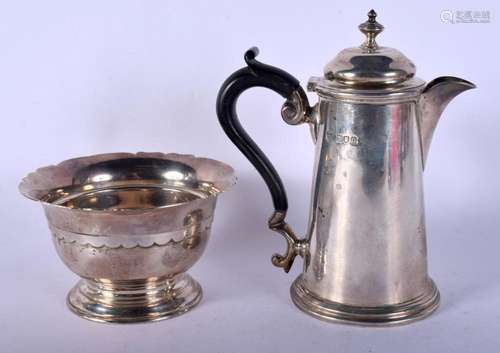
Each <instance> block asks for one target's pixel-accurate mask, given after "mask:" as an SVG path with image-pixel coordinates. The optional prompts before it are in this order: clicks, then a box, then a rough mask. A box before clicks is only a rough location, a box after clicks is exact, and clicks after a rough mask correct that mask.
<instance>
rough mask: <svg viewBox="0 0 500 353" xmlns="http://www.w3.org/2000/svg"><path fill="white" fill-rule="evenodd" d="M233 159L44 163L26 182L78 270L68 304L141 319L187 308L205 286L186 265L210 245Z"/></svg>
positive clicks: (116, 157)
mask: <svg viewBox="0 0 500 353" xmlns="http://www.w3.org/2000/svg"><path fill="white" fill-rule="evenodd" d="M234 182H235V177H234V173H233V170H232V168H231V167H229V166H227V165H226V164H223V163H221V162H218V161H215V160H211V159H206V158H197V157H194V156H190V155H179V154H162V153H138V154H129V153H115V154H104V155H95V156H89V157H82V158H76V159H71V160H68V161H64V162H62V163H61V164H59V165H57V166H49V167H45V168H41V169H39V170H37V171H36V172H34V173H31V174H30V175H28V176H27V177H26V178H25V179H24V180H23V181H22V182H21V184H20V190H21V192H22V193H23V194H24V195H25V196H27V197H29V198H31V199H34V200H38V201H41V202H42V205H43V208H44V210H45V214H46V216H47V219H48V223H49V228H50V230H51V233H52V235H53V241H54V245H55V247H56V250H57V253H58V254H59V257H60V258H61V259H62V261H63V262H64V263H65V264H66V266H68V268H70V269H71V270H72V271H73V272H74V273H76V274H78V275H79V276H80V277H82V281H80V283H79V284H77V286H75V288H73V290H72V291H71V292H70V294H69V296H68V304H69V306H70V308H71V309H72V310H73V311H74V312H76V313H77V314H79V315H80V316H83V317H86V318H88V319H92V320H96V321H108V322H137V321H150V320H159V319H163V318H168V317H171V316H175V315H178V314H180V313H182V312H185V311H187V310H189V309H190V308H191V307H193V306H194V305H196V304H197V303H198V302H199V300H200V298H201V287H200V286H199V285H198V284H197V282H196V281H194V280H193V279H192V278H191V277H189V276H188V275H187V274H186V271H187V270H188V269H189V268H190V267H191V266H192V265H193V264H194V263H195V262H196V261H197V260H198V259H199V258H200V256H201V255H202V254H203V251H204V249H205V247H206V244H207V241H208V238H209V235H210V228H211V225H212V221H213V216H214V210H215V206H216V201H217V195H218V194H219V193H221V192H222V191H224V190H225V189H226V188H227V187H229V186H231V185H232V184H234Z"/></svg>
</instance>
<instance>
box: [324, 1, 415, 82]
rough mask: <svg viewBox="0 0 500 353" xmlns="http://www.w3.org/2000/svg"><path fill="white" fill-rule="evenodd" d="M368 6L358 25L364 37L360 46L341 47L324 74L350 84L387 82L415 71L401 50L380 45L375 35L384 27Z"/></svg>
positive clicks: (406, 78)
mask: <svg viewBox="0 0 500 353" xmlns="http://www.w3.org/2000/svg"><path fill="white" fill-rule="evenodd" d="M376 17H377V13H376V12H375V11H374V10H371V11H370V12H369V13H368V20H367V21H366V22H364V23H362V24H360V25H359V30H360V31H361V32H362V33H363V34H365V35H366V39H365V41H364V43H363V44H361V46H359V47H354V48H347V49H344V50H342V51H341V52H340V53H339V54H338V55H337V56H336V57H335V58H334V59H333V60H332V61H331V62H329V63H328V64H327V65H326V67H325V69H324V73H325V78H326V79H327V80H334V81H336V82H339V83H341V84H345V85H349V86H365V87H366V86H388V85H393V84H398V83H401V82H403V81H406V80H408V79H410V78H412V77H413V76H414V75H415V71H416V69H415V65H414V64H413V63H412V62H411V61H410V59H408V58H407V57H406V56H405V55H404V54H403V53H401V52H400V51H398V50H396V49H394V48H389V47H381V46H379V45H378V44H377V42H376V41H375V37H376V36H377V35H378V34H379V33H380V32H382V31H383V30H384V26H382V25H381V24H380V23H378V22H377V21H376Z"/></svg>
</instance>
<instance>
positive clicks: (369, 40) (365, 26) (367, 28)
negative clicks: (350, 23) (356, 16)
mask: <svg viewBox="0 0 500 353" xmlns="http://www.w3.org/2000/svg"><path fill="white" fill-rule="evenodd" d="M376 18H377V13H376V12H375V10H373V9H371V10H370V12H368V20H367V21H366V22H364V23H362V24H360V25H359V27H358V28H359V30H360V31H361V32H362V33H363V34H364V35H366V39H365V42H364V43H363V44H362V47H363V48H366V49H377V48H378V45H377V42H376V41H375V37H376V36H377V35H378V34H379V33H380V32H382V31H383V30H384V26H382V25H381V24H380V23H378V22H377V20H376Z"/></svg>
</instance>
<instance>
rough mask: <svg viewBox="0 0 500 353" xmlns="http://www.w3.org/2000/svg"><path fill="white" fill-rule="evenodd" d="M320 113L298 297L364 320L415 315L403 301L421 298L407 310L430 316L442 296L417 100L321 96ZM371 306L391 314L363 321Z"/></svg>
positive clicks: (307, 305) (331, 313) (330, 314)
mask: <svg viewBox="0 0 500 353" xmlns="http://www.w3.org/2000/svg"><path fill="white" fill-rule="evenodd" d="M381 101H382V103H383V99H381ZM319 114H320V121H321V124H320V128H319V130H318V140H317V150H316V162H315V172H314V181H313V195H312V201H311V202H312V204H311V213H310V226H309V234H308V243H309V248H308V252H307V259H306V261H305V266H304V272H303V274H302V275H301V276H300V277H299V279H298V280H297V281H296V282H295V283H294V285H293V287H292V296H293V298H294V301H295V303H296V304H298V305H299V307H301V309H303V310H306V311H308V312H310V313H311V314H315V315H318V316H323V317H324V318H331V319H343V320H348V321H349V320H353V321H358V322H364V323H385V324H387V323H390V322H392V321H394V320H392V319H391V317H392V316H394V312H393V311H394V310H396V311H397V312H398V314H397V316H398V320H396V321H401V319H406V318H402V317H400V315H401V313H400V312H399V311H400V310H401V307H400V306H401V305H404V303H412V305H413V306H414V304H415V303H413V302H414V301H415V300H419V298H420V299H422V300H424V301H425V305H423V306H420V307H416V308H415V309H416V312H412V313H408V316H411V317H418V316H421V315H422V314H424V313H427V312H428V311H429V309H433V308H435V307H436V306H437V303H438V293H437V290H436V289H435V286H434V285H433V283H432V281H431V280H430V279H429V277H428V275H427V251H426V235H425V215H424V201H423V188H422V149H421V139H420V134H419V125H418V120H417V119H418V117H417V105H416V102H415V100H414V99H411V97H410V98H409V99H402V100H393V101H392V102H389V103H387V104H374V103H373V102H372V103H365V102H364V101H363V99H357V100H349V99H347V100H343V99H336V98H326V97H321V98H320V101H319ZM422 296H423V298H422ZM429 299H432V300H431V302H430V303H429V302H428V300H429ZM429 305H430V307H431V308H429ZM417 306H418V305H417ZM391 307H392V309H391ZM366 308H371V312H372V314H373V313H374V312H377V310H378V309H381V310H382V312H380V313H376V314H375V315H371V316H370V315H367V316H366V317H364V318H363V317H360V316H359V315H360V314H362V312H363V311H364V310H365V309H366ZM374 310H375V311H374ZM404 310H405V311H407V310H408V308H404ZM336 312H337V313H336ZM349 312H351V313H353V315H352V316H349ZM419 313H420V315H418V314H419Z"/></svg>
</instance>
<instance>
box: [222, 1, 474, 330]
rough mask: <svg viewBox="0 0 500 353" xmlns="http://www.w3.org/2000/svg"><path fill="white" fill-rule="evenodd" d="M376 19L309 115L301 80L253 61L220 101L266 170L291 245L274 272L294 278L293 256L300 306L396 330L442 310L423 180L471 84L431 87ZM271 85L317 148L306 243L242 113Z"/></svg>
mask: <svg viewBox="0 0 500 353" xmlns="http://www.w3.org/2000/svg"><path fill="white" fill-rule="evenodd" d="M376 16H377V14H376V13H375V11H373V10H371V11H370V12H369V13H368V20H367V21H366V22H364V23H362V24H361V25H359V29H360V31H361V32H362V33H363V34H364V35H365V36H366V38H365V41H364V43H363V44H361V45H360V46H358V47H353V48H348V49H344V50H343V51H341V52H340V53H339V54H338V55H337V56H336V57H335V58H334V59H333V60H332V61H331V62H329V63H328V64H327V65H326V67H325V69H324V76H323V77H313V78H311V79H310V81H309V83H308V89H309V90H310V91H312V92H316V93H317V94H318V96H319V99H318V103H316V104H315V105H314V106H312V107H311V106H310V105H309V103H308V100H307V97H306V94H305V92H304V90H303V89H302V88H301V86H300V85H299V82H298V81H297V80H296V79H295V78H294V77H293V76H291V75H289V74H288V73H286V72H284V71H283V70H280V69H278V68H275V67H272V66H269V65H265V64H263V63H261V62H259V61H257V60H256V59H255V57H256V56H257V54H258V50H257V49H256V48H252V49H250V50H249V51H247V52H246V54H245V61H246V63H247V67H245V68H242V69H240V70H238V71H236V72H235V73H233V74H232V75H231V76H230V77H229V78H228V79H227V80H226V81H225V83H224V84H223V86H222V88H221V89H220V92H219V95H218V98H217V115H218V117H219V121H220V123H221V125H222V127H223V129H224V131H225V132H226V134H227V135H228V136H229V138H230V139H231V140H232V142H233V143H234V144H235V145H236V146H237V147H238V148H239V149H240V150H241V152H242V153H243V154H244V155H245V156H246V157H247V158H248V159H249V160H250V162H251V163H252V164H253V165H254V166H255V167H256V168H257V169H258V171H259V173H260V174H261V176H262V177H263V178H264V180H265V182H266V183H267V186H268V187H269V190H270V192H271V194H272V199H273V203H274V208H275V212H274V213H273V215H272V216H271V218H270V219H269V228H271V229H272V230H274V231H276V232H278V233H280V234H282V235H283V236H284V237H285V239H286V241H287V250H286V253H285V254H283V255H279V254H275V255H274V256H273V258H272V262H273V264H274V265H275V266H278V267H282V268H283V269H284V270H285V271H286V272H288V271H289V270H290V267H291V266H292V263H293V261H294V259H295V257H296V256H297V255H300V256H301V257H303V258H304V269H303V273H302V274H301V275H300V276H299V277H298V278H297V279H296V280H295V282H294V283H293V285H292V287H291V296H292V300H293V301H294V303H295V304H296V305H297V306H298V307H299V308H300V309H301V310H303V311H304V312H306V313H308V314H311V315H313V316H316V317H318V318H321V319H326V320H332V321H338V320H340V321H344V322H350V323H359V324H365V325H394V324H401V323H406V322H410V321H413V320H416V319H420V318H423V317H425V316H427V315H429V314H430V313H432V312H433V311H434V310H435V309H436V308H437V306H438V304H439V291H438V289H437V288H436V285H435V284H434V282H433V281H432V280H431V278H430V277H429V276H428V273H427V250H426V236H425V215H424V199H423V187H422V174H423V170H424V168H425V162H426V159H427V155H428V151H429V145H430V143H431V140H432V134H433V132H434V129H435V127H436V125H437V122H438V120H439V117H440V116H441V113H442V112H443V110H444V108H445V107H446V105H447V104H448V102H450V100H451V99H452V98H453V97H455V96H456V95H457V94H459V93H460V92H463V91H465V90H468V89H471V88H474V87H475V86H474V84H472V83H470V82H468V81H465V80H463V79H460V78H456V77H449V76H445V77H439V78H436V79H434V80H433V81H431V82H430V83H428V84H425V82H424V81H423V80H421V79H419V78H417V77H415V65H414V64H413V63H412V62H411V61H410V60H409V59H408V58H407V57H406V56H405V55H403V54H402V53H401V52H400V51H398V50H396V49H393V48H389V47H383V46H379V45H378V44H377V42H376V41H375V37H376V36H377V35H378V34H379V33H380V32H382V30H383V29H384V27H383V26H382V25H381V24H380V23H378V22H377V21H376ZM251 87H267V88H270V89H272V90H274V91H276V92H277V93H279V94H281V95H282V96H283V97H284V98H286V102H285V103H284V105H283V108H282V110H281V116H282V118H283V119H284V120H285V122H287V123H288V124H291V125H297V124H301V123H307V124H309V126H310V128H311V131H312V136H313V140H314V142H315V145H316V158H315V167H314V168H315V173H314V178H313V187H312V198H311V208H310V220H309V226H308V230H307V234H306V236H305V237H304V238H299V237H298V236H297V235H296V234H295V233H294V231H293V230H292V228H291V227H290V226H289V225H288V224H287V223H286V221H285V215H286V212H287V208H288V205H287V197H286V193H285V189H284V187H283V184H282V182H281V179H280V177H279V176H278V174H277V172H276V170H275V169H274V167H273V166H272V164H271V163H270V162H269V160H268V159H267V158H266V156H265V155H264V154H263V152H262V151H261V150H260V149H259V147H257V145H256V144H255V143H254V142H253V141H252V139H251V138H250V137H249V136H248V135H247V134H246V132H245V130H244V129H243V128H242V126H241V125H240V123H239V121H238V117H237V115H236V109H235V107H236V101H237V99H238V96H239V95H240V94H241V93H242V92H243V91H245V90H246V89H248V88H251Z"/></svg>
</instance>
